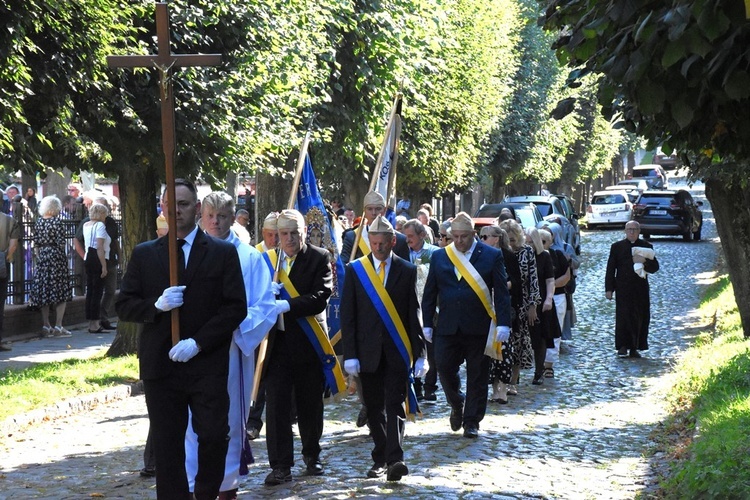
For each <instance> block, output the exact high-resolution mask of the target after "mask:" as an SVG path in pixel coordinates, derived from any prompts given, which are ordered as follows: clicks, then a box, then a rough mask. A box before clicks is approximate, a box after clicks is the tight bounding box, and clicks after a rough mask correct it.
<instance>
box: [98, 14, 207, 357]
mask: <svg viewBox="0 0 750 500" xmlns="http://www.w3.org/2000/svg"><path fill="white" fill-rule="evenodd" d="M156 40H157V44H158V52H157V54H156V55H132V56H107V65H108V66H109V67H110V68H137V67H155V68H157V69H158V70H159V88H160V90H161V92H160V93H159V96H160V101H161V126H162V142H163V144H164V161H165V164H166V184H167V191H166V192H167V207H168V208H167V223H168V225H169V228H170V231H169V233H168V234H167V240H168V242H169V283H170V285H171V286H175V285H177V284H178V283H177V281H178V274H177V237H176V234H175V231H174V228H175V227H176V219H175V214H176V211H175V184H174V178H175V175H174V154H175V126H174V94H173V92H172V74H173V70H174V68H179V67H186V66H218V65H219V64H221V54H172V51H171V49H170V37H169V17H168V14H167V4H166V3H157V4H156ZM171 314H172V344H173V345H174V344H176V343H177V342H179V341H180V324H179V310H178V309H172V313H171Z"/></svg>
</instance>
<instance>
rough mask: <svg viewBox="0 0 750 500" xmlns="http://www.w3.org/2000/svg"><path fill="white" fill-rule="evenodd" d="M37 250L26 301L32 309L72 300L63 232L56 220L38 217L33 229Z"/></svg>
mask: <svg viewBox="0 0 750 500" xmlns="http://www.w3.org/2000/svg"><path fill="white" fill-rule="evenodd" d="M34 248H35V249H36V250H37V257H36V266H35V269H34V283H33V285H32V286H31V294H30V297H29V298H30V300H31V303H32V304H33V305H34V306H44V305H53V304H59V303H61V302H67V301H69V300H71V299H72V298H73V293H72V290H71V287H70V277H69V271H68V262H67V259H66V257H65V229H64V228H63V224H62V221H61V220H60V218H59V217H50V218H47V219H45V218H44V217H40V218H39V219H37V221H36V225H35V226H34Z"/></svg>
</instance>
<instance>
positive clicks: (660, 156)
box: [654, 148, 680, 170]
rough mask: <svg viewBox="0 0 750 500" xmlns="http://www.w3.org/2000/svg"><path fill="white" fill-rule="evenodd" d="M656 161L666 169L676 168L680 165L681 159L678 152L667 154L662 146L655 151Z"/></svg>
mask: <svg viewBox="0 0 750 500" xmlns="http://www.w3.org/2000/svg"><path fill="white" fill-rule="evenodd" d="M654 163H656V164H659V165H661V166H662V167H664V169H665V170H674V169H676V168H677V167H679V166H680V160H679V158H677V153H675V152H674V151H672V154H671V155H665V154H664V151H662V150H661V148H656V152H655V153H654Z"/></svg>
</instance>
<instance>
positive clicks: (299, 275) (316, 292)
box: [268, 244, 333, 364]
mask: <svg viewBox="0 0 750 500" xmlns="http://www.w3.org/2000/svg"><path fill="white" fill-rule="evenodd" d="M289 281H291V282H292V284H293V285H294V288H296V289H297V292H299V297H296V298H293V299H291V300H290V301H289V311H288V312H286V313H284V331H279V330H276V329H274V330H273V331H272V332H271V333H270V334H269V337H268V342H269V344H268V353H269V356H273V357H276V356H283V357H286V358H287V361H288V362H291V363H293V364H308V363H316V362H318V363H319V362H320V361H319V358H318V355H317V354H316V352H315V350H314V348H313V346H312V344H311V343H310V341H309V340H308V338H307V335H306V334H305V332H304V331H303V330H302V328H301V327H300V325H299V323H298V322H297V320H298V319H299V318H305V317H307V316H315V319H316V321H317V322H318V323H320V324H321V326H322V328H323V331H324V332H326V334H327V333H328V327H327V324H326V309H327V307H328V297H330V296H331V292H332V291H333V274H332V272H331V265H330V264H329V262H328V251H327V250H324V249H322V248H318V247H316V246H313V245H307V244H306V245H304V246H303V247H302V249H301V250H300V251H299V253H298V254H297V256H296V257H295V259H294V264H293V265H292V270H291V271H290V272H289Z"/></svg>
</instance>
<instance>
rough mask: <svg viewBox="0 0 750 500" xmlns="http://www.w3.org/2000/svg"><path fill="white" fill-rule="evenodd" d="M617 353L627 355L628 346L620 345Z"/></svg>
mask: <svg viewBox="0 0 750 500" xmlns="http://www.w3.org/2000/svg"><path fill="white" fill-rule="evenodd" d="M617 355H618V356H627V355H628V348H627V347H620V348H619V349H617Z"/></svg>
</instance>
